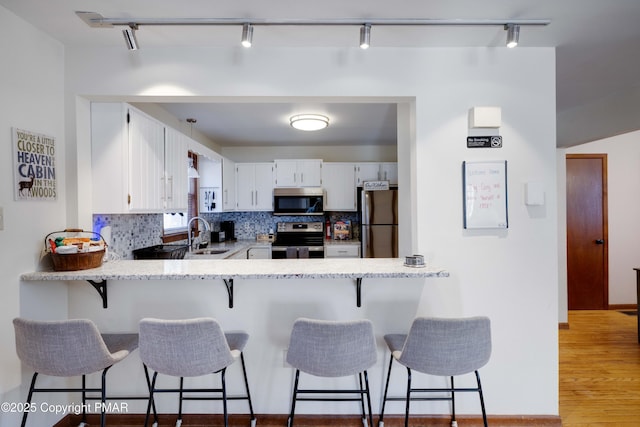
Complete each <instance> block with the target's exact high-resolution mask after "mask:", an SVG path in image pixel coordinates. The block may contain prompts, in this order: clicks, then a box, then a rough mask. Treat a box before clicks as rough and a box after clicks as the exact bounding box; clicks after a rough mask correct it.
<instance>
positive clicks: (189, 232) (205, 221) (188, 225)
mask: <svg viewBox="0 0 640 427" xmlns="http://www.w3.org/2000/svg"><path fill="white" fill-rule="evenodd" d="M198 219H199V220H200V221H202V223H203V224H204V229H205V231H211V227H210V226H209V223H208V222H207V220H206V219H204V218H202V217H200V216H194V217H193V218H191V219H190V220H189V222H188V223H187V242H188V243H187V244H188V245H189V252H191V251H192V249H193V248H192V247H191V223H192V222H193V221H195V220H198ZM193 243H195V241H194V242H193Z"/></svg>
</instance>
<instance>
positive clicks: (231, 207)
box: [221, 157, 236, 212]
mask: <svg viewBox="0 0 640 427" xmlns="http://www.w3.org/2000/svg"><path fill="white" fill-rule="evenodd" d="M221 197H222V210H223V211H225V212H227V211H235V210H236V164H235V163H234V162H233V161H231V160H229V159H227V158H226V157H223V158H222V196H221Z"/></svg>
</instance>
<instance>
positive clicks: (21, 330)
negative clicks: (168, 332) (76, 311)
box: [13, 318, 138, 427]
mask: <svg viewBox="0 0 640 427" xmlns="http://www.w3.org/2000/svg"><path fill="white" fill-rule="evenodd" d="M13 325H14V329H15V334H16V352H17V353H18V357H19V358H20V360H21V361H22V363H24V364H25V365H27V366H28V367H30V368H31V369H33V370H34V371H35V372H34V374H33V377H32V379H31V385H30V387H29V394H28V396H27V404H30V403H31V398H32V397H33V393H37V392H47V393H49V392H66V393H68V392H81V393H82V409H83V413H82V424H81V425H84V424H85V423H86V413H85V409H86V407H87V405H86V400H87V399H92V400H95V399H96V397H91V396H87V393H97V392H100V400H101V402H102V406H101V408H102V411H101V414H100V425H101V426H102V427H104V426H105V416H106V414H105V407H106V406H105V400H106V399H107V397H106V374H107V371H108V370H109V368H110V367H111V366H112V365H114V364H115V363H118V362H119V361H121V360H122V359H124V358H125V357H127V356H128V355H129V353H131V352H132V351H134V350H135V349H136V348H137V347H138V334H100V332H99V331H98V328H97V327H96V325H95V324H94V323H93V322H92V321H91V320H88V319H74V320H60V321H44V322H43V321H35V320H27V319H22V318H16V319H14V320H13ZM99 371H102V384H101V387H100V388H87V386H86V375H88V374H91V373H94V372H99ZM38 374H45V375H52V376H56V377H74V376H79V375H81V376H82V388H36V387H35V385H36V378H37V377H38ZM27 406H29V405H27ZM28 414H29V413H28V412H25V413H24V414H23V416H22V427H24V426H25V425H26V423H27V415H28Z"/></svg>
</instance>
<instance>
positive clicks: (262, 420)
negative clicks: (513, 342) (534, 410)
mask: <svg viewBox="0 0 640 427" xmlns="http://www.w3.org/2000/svg"><path fill="white" fill-rule="evenodd" d="M144 417H145V416H144V414H108V415H107V425H111V426H118V427H128V426H141V425H143V424H144ZM287 417H288V416H287V415H281V414H256V419H257V420H258V422H257V424H258V425H259V426H260V427H271V426H273V427H276V426H277V427H282V426H286V425H287ZM159 418H160V425H175V422H176V419H177V417H176V415H168V414H162V415H160V416H159ZM378 418H379V417H378V416H377V415H376V416H374V417H373V423H374V426H377V425H378ZM81 420H82V417H81V416H80V415H73V414H69V415H67V416H66V417H64V418H63V419H61V420H60V421H59V422H58V423H56V424H55V425H54V426H53V427H75V426H77V425H78V424H79V423H80V421H81ZM182 420H183V423H184V424H185V425H194V426H195V425H222V424H223V419H222V415H220V414H185V415H184V416H183V418H182ZM87 421H88V422H89V424H91V425H99V424H100V416H99V415H98V414H91V415H88V416H87ZM457 421H458V424H459V425H464V426H465V427H476V426H477V427H480V426H482V425H483V423H482V416H480V415H473V416H471V415H459V416H457ZM488 422H489V425H490V426H491V427H520V426H522V427H562V420H561V419H560V417H559V416H555V415H489V416H488ZM411 424H413V425H429V426H430V427H450V426H451V417H450V416H449V415H412V416H411ZM247 425H249V416H248V415H235V414H234V415H229V426H231V427H245V426H247ZM295 425H297V426H300V427H333V426H335V427H338V426H339V427H362V420H361V419H360V416H359V415H302V414H301V415H296V417H295ZM384 425H385V427H401V426H404V416H402V415H395V414H394V415H385V417H384Z"/></svg>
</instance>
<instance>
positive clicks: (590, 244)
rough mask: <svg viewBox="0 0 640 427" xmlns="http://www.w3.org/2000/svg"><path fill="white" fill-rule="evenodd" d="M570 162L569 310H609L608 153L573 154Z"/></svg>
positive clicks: (568, 200)
mask: <svg viewBox="0 0 640 427" xmlns="http://www.w3.org/2000/svg"><path fill="white" fill-rule="evenodd" d="M566 165H567V286H568V290H567V293H568V303H569V304H568V305H569V310H594V309H595V310H604V309H608V305H609V285H608V282H609V280H608V276H609V274H608V242H607V237H608V236H607V155H606V154H569V155H567V157H566Z"/></svg>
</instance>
